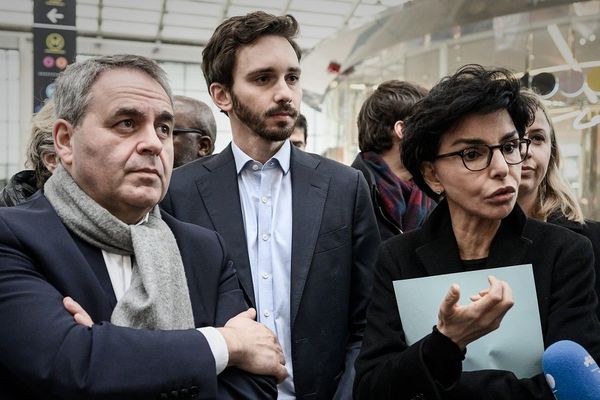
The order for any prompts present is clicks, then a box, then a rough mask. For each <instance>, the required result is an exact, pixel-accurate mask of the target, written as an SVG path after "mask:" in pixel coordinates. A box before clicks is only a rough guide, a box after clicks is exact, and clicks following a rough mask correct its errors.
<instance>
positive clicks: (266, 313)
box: [263, 311, 271, 318]
mask: <svg viewBox="0 0 600 400" xmlns="http://www.w3.org/2000/svg"><path fill="white" fill-rule="evenodd" d="M263 315H264V316H265V317H267V318H269V317H270V316H271V313H270V312H268V311H265V312H264V313H263Z"/></svg>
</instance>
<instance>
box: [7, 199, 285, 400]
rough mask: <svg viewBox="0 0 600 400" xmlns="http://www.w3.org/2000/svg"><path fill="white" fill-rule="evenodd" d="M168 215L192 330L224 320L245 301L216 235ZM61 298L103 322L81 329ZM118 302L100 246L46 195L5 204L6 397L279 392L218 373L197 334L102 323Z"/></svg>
mask: <svg viewBox="0 0 600 400" xmlns="http://www.w3.org/2000/svg"><path fill="white" fill-rule="evenodd" d="M163 217H164V221H165V222H166V223H167V225H169V227H170V228H171V230H172V231H173V234H174V235H175V238H176V240H177V243H178V245H179V249H180V252H181V257H182V259H183V264H184V267H185V273H186V277H187V282H188V287H189V291H190V299H191V302H192V309H193V314H194V320H195V323H196V326H197V327H202V326H219V325H223V324H224V323H225V322H226V321H227V320H228V319H229V318H230V317H232V316H234V315H236V314H237V313H239V312H240V311H241V310H243V309H245V308H246V306H245V304H244V300H243V295H242V292H241V290H240V288H239V286H238V283H237V279H236V276H235V272H234V271H233V267H232V263H231V261H228V258H227V257H226V254H225V252H224V248H223V246H222V244H221V240H220V238H219V236H218V235H217V234H215V232H210V231H208V230H206V229H202V228H200V227H197V226H194V225H190V224H185V223H182V222H179V221H177V220H175V219H174V218H172V217H170V216H169V215H163ZM65 296H71V297H73V298H74V299H75V300H76V301H78V302H79V303H80V304H81V305H82V306H83V308H84V309H85V310H86V311H87V312H88V313H89V314H90V316H91V318H92V319H93V320H94V321H95V322H97V323H96V324H94V325H93V327H92V328H87V327H84V326H80V325H77V324H76V323H75V322H74V320H73V317H72V316H71V315H70V314H69V313H68V312H67V311H66V310H65V309H64V307H63V303H62V300H63V297H65ZM115 304H116V299H115V295H114V292H113V289H112V285H111V282H110V278H109V276H108V272H107V270H106V266H105V264H104V259H103V257H102V252H101V250H100V249H98V248H96V247H93V246H92V245H90V244H88V243H86V242H83V241H82V240H80V239H78V238H76V237H75V236H74V235H72V234H71V233H70V232H69V231H68V230H67V229H66V228H65V226H64V225H63V224H62V222H61V220H60V219H59V217H58V215H57V214H56V212H55V211H54V209H53V208H52V206H51V205H50V203H49V202H48V201H47V200H46V198H45V197H44V196H43V195H42V194H41V193H40V192H38V193H37V194H35V195H34V196H33V197H32V198H31V199H30V200H28V201H27V202H25V203H23V204H22V205H20V206H17V207H11V208H3V209H0V398H1V399H39V398H44V399H111V400H116V399H154V398H159V397H160V396H165V398H166V396H168V397H169V398H170V397H173V396H175V397H178V398H215V397H218V398H243V397H245V396H247V397H250V398H273V397H275V396H276V386H275V384H274V381H271V380H270V379H269V380H267V378H262V377H251V376H249V375H246V374H244V373H242V372H241V371H239V370H237V369H234V368H228V369H226V370H225V371H224V372H223V373H221V374H220V375H219V379H217V375H216V372H215V366H214V358H213V355H212V353H211V351H210V348H209V346H208V342H207V341H206V339H205V338H204V336H203V335H201V334H199V333H198V332H197V331H196V330H193V329H189V330H179V331H158V330H157V331H152V330H145V329H131V328H124V327H117V326H114V325H112V324H111V323H109V322H106V321H110V316H111V314H112V310H113V308H114V306H115ZM161 398H162V397H161Z"/></svg>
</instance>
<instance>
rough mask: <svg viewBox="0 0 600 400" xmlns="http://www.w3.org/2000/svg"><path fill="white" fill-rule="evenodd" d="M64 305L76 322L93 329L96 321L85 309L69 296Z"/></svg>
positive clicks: (64, 300)
mask: <svg viewBox="0 0 600 400" xmlns="http://www.w3.org/2000/svg"><path fill="white" fill-rule="evenodd" d="M63 305H64V307H65V309H66V310H67V311H68V312H69V314H71V315H72V316H73V319H74V320H75V322H77V323H78V324H79V325H84V326H87V327H91V326H92V325H94V321H93V320H92V318H91V317H90V316H89V314H88V313H87V312H86V311H85V309H84V308H83V307H82V306H81V305H80V304H79V303H78V302H76V301H75V300H73V299H72V298H71V297H69V296H67V297H65V298H64V299H63Z"/></svg>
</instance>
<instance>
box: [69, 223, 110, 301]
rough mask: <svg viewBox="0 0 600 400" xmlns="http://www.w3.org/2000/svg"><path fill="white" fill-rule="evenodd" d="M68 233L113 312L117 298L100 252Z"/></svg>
mask: <svg viewBox="0 0 600 400" xmlns="http://www.w3.org/2000/svg"><path fill="white" fill-rule="evenodd" d="M69 233H70V234H71V237H72V238H73V240H74V241H75V243H76V244H77V247H78V248H79V250H80V251H81V254H82V255H83V257H84V258H85V259H86V260H87V262H88V263H89V265H90V267H91V269H92V271H94V274H95V275H96V278H97V279H98V283H100V286H101V287H102V289H103V290H104V294H105V295H106V299H107V300H108V305H109V307H110V309H111V310H113V309H114V308H115V306H116V305H117V298H116V297H115V291H114V289H113V287H112V282H111V281H110V276H109V275H108V270H107V269H106V263H105V261H104V257H103V256H102V250H100V249H98V248H97V247H94V246H92V245H91V244H89V243H87V242H85V241H83V240H81V239H79V238H78V237H77V236H75V234H74V233H72V232H70V231H69Z"/></svg>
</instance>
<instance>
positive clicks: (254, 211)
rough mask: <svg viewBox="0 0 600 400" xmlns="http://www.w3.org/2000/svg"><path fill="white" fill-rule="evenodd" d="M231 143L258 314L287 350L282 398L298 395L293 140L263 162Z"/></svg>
mask: <svg viewBox="0 0 600 400" xmlns="http://www.w3.org/2000/svg"><path fill="white" fill-rule="evenodd" d="M231 149H232V151H233V157H234V159H235V166H236V169H237V174H238V175H237V176H238V187H239V191H240V204H241V208H242V215H243V218H244V230H245V233H246V243H247V245H248V257H249V260H250V269H251V271H252V284H253V289H254V297H255V300H256V308H257V315H258V318H257V319H258V321H259V322H261V323H263V324H265V325H266V326H267V327H268V328H269V329H271V330H272V331H273V332H274V333H275V335H276V336H277V339H278V340H279V343H280V344H281V348H282V349H283V354H284V356H285V367H286V368H287V371H288V377H287V378H286V379H285V381H283V382H282V383H281V384H279V386H278V391H279V397H278V398H279V399H294V398H295V390H294V368H293V365H292V344H291V342H292V335H291V328H290V324H291V322H290V283H291V265H292V215H293V214H292V179H291V174H290V173H289V172H290V156H291V145H290V142H289V140H286V141H285V142H284V143H283V145H282V146H281V148H280V149H279V151H277V153H275V155H273V157H271V158H270V159H269V160H268V161H267V162H265V163H264V164H262V163H260V162H258V161H256V160H253V159H252V158H251V157H250V156H248V155H247V154H245V153H244V152H243V151H242V150H241V149H240V148H239V147H238V146H237V145H236V144H235V143H233V142H232V144H231Z"/></svg>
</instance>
